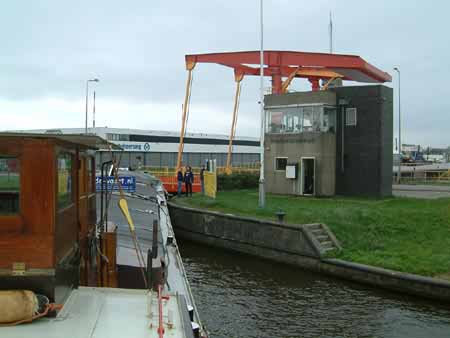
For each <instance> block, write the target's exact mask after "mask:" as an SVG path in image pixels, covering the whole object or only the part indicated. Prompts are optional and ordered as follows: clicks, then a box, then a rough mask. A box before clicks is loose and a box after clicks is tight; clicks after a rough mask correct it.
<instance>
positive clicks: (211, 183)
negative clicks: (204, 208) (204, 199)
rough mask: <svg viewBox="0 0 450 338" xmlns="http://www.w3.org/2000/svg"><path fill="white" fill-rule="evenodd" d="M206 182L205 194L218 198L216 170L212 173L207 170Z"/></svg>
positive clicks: (205, 174)
mask: <svg viewBox="0 0 450 338" xmlns="http://www.w3.org/2000/svg"><path fill="white" fill-rule="evenodd" d="M204 180H205V181H204V182H205V195H206V196H209V197H211V198H216V192H217V174H216V173H215V172H213V173H211V172H209V171H205V173H204Z"/></svg>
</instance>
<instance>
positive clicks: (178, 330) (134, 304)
mask: <svg viewBox="0 0 450 338" xmlns="http://www.w3.org/2000/svg"><path fill="white" fill-rule="evenodd" d="M180 303H181V301H180V298H179V297H178V296H177V295H175V294H171V295H169V299H168V300H167V301H165V300H163V319H164V329H165V332H164V337H192V334H191V332H192V328H191V327H190V321H189V320H188V321H187V324H189V327H185V326H186V325H187V324H186V321H183V320H182V318H181V317H180V315H182V314H184V313H187V312H186V311H180V307H181V306H184V307H185V306H186V305H185V304H180ZM183 310H184V309H183ZM169 312H171V315H170V316H169ZM169 317H170V318H171V322H172V323H173V326H172V328H169V324H168V321H169ZM188 318H189V317H188ZM158 319H159V315H158V299H157V296H156V293H153V294H151V295H150V294H149V293H148V291H146V290H129V289H126V290H125V289H112V288H88V287H80V288H79V289H77V290H74V291H73V292H72V293H71V295H70V296H69V298H68V299H67V301H66V303H65V304H64V308H63V309H62V310H61V312H59V314H58V316H57V317H56V318H44V319H40V320H37V321H34V322H33V323H29V324H22V325H18V326H14V327H0V337H2V338H27V337H30V338H62V337H67V338H115V337H117V338H119V337H120V338H122V337H133V338H152V337H158V331H157V329H158V322H159V320H158Z"/></svg>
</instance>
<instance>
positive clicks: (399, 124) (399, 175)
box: [394, 67, 402, 184]
mask: <svg viewBox="0 0 450 338" xmlns="http://www.w3.org/2000/svg"><path fill="white" fill-rule="evenodd" d="M394 70H395V71H396V72H397V73H398V155H399V159H400V161H399V163H398V172H397V183H398V184H400V178H401V176H402V168H401V167H402V118H401V100H400V85H401V79H400V69H398V67H394Z"/></svg>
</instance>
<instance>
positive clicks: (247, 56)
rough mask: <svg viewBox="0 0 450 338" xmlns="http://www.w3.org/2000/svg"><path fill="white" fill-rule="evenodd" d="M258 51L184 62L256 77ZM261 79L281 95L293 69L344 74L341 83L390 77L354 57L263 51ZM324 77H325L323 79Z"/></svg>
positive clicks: (192, 57)
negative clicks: (270, 82)
mask: <svg viewBox="0 0 450 338" xmlns="http://www.w3.org/2000/svg"><path fill="white" fill-rule="evenodd" d="M259 53H260V52H259V51H245V52H225V53H210V54H193V55H186V57H185V59H186V63H189V62H195V63H217V64H221V65H224V66H227V67H230V68H233V69H234V70H235V73H237V74H244V75H255V76H257V75H259V67H257V66H256V67H251V65H259V55H260V54H259ZM263 59H264V65H265V68H264V76H271V77H272V80H273V92H274V93H280V92H281V78H282V77H288V76H289V74H291V73H292V72H293V71H294V70H295V69H296V68H298V67H302V68H304V69H308V70H325V71H333V72H337V73H339V74H342V75H343V79H344V80H351V81H359V82H375V83H383V82H390V81H392V77H391V76H390V75H389V74H388V73H386V72H383V71H382V70H380V69H378V68H376V67H375V66H373V65H371V64H369V63H368V62H366V61H365V60H364V59H362V58H361V57H359V56H356V55H341V54H327V53H309V52H293V51H265V52H264V58H263ZM296 77H304V78H308V79H309V80H310V82H311V83H312V84H313V89H314V90H315V89H317V84H316V80H317V76H308V75H302V74H298V75H296ZM323 78H327V76H323Z"/></svg>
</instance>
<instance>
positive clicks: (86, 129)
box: [84, 78, 100, 134]
mask: <svg viewBox="0 0 450 338" xmlns="http://www.w3.org/2000/svg"><path fill="white" fill-rule="evenodd" d="M99 81H100V80H99V79H97V78H95V79H90V80H87V81H86V118H85V124H84V133H85V134H87V133H88V95H89V82H99Z"/></svg>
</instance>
